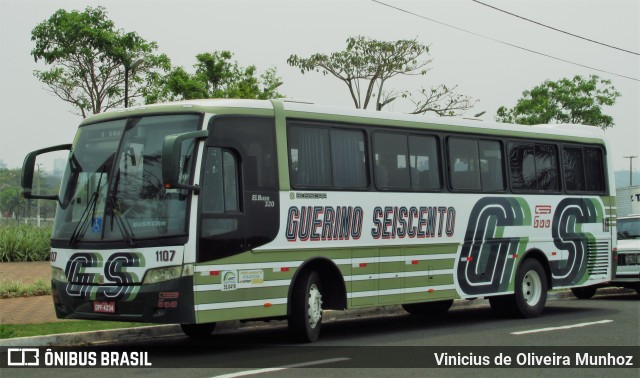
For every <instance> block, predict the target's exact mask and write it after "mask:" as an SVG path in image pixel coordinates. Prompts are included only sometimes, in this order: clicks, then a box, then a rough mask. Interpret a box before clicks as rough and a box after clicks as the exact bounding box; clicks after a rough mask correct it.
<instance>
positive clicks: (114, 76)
mask: <svg viewBox="0 0 640 378" xmlns="http://www.w3.org/2000/svg"><path fill="white" fill-rule="evenodd" d="M31 40H32V41H34V42H35V47H34V48H33V50H32V51H31V55H32V56H33V58H34V59H35V61H36V62H38V61H41V60H42V61H44V63H46V64H47V65H48V66H50V69H48V70H42V71H40V70H35V71H34V75H35V76H36V77H37V78H38V79H39V80H40V81H41V82H42V83H43V84H44V85H45V86H46V87H47V88H48V89H49V90H50V91H51V92H52V93H53V94H55V95H56V96H58V97H59V98H60V99H62V100H64V101H66V102H69V103H71V104H72V105H73V106H74V108H75V110H76V112H77V113H78V114H79V115H81V116H82V117H87V116H89V115H91V114H96V113H101V112H103V111H105V110H107V109H111V108H115V107H118V106H122V105H123V103H124V100H125V89H124V86H125V71H128V74H129V80H128V84H129V91H128V92H129V96H128V97H129V98H130V99H131V98H136V97H139V96H140V95H141V89H142V86H143V84H144V81H145V78H146V76H147V75H148V74H149V73H153V72H155V71H156V70H168V69H169V68H170V61H169V58H168V57H167V56H166V55H164V54H160V55H156V54H154V51H155V50H156V49H157V44H156V43H155V42H147V41H146V40H144V39H143V38H142V37H140V36H139V35H138V34H136V33H135V32H129V33H125V32H124V31H123V30H122V29H115V26H114V23H113V21H111V20H109V19H108V18H107V14H106V11H105V9H104V8H103V7H97V8H92V7H87V8H86V9H85V11H84V12H79V11H71V12H67V11H66V10H64V9H60V10H58V11H57V12H55V13H54V14H53V15H52V16H51V17H50V18H49V19H47V20H45V21H43V22H41V23H39V24H38V25H36V27H35V28H34V29H33V30H32V32H31ZM134 62H137V63H139V64H138V65H137V66H135V67H134V65H133V63H134Z"/></svg>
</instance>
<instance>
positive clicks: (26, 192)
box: [21, 144, 71, 200]
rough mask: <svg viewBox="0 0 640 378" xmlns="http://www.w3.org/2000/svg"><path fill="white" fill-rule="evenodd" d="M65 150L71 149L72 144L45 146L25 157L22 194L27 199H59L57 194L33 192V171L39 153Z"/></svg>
mask: <svg viewBox="0 0 640 378" xmlns="http://www.w3.org/2000/svg"><path fill="white" fill-rule="evenodd" d="M64 150H69V151H71V144H61V145H59V146H53V147H47V148H43V149H40V150H36V151H33V152H30V153H29V154H28V155H27V156H26V157H25V158H24V163H22V182H21V186H22V195H23V197H24V198H27V199H32V198H33V199H47V200H57V199H58V196H57V195H46V196H42V195H40V194H33V193H32V188H33V173H34V170H35V166H36V158H37V157H38V156H39V155H42V154H46V153H49V152H55V151H64Z"/></svg>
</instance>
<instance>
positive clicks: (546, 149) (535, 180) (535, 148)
mask: <svg viewBox="0 0 640 378" xmlns="http://www.w3.org/2000/svg"><path fill="white" fill-rule="evenodd" d="M509 167H510V171H511V187H512V188H513V189H515V190H525V191H549V192H557V191H559V189H560V185H559V180H558V158H557V151H556V147H555V146H553V145H550V144H530V143H510V144H509Z"/></svg>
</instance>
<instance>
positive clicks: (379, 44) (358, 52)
mask: <svg viewBox="0 0 640 378" xmlns="http://www.w3.org/2000/svg"><path fill="white" fill-rule="evenodd" d="M346 42H347V48H346V49H345V50H343V51H338V52H334V53H331V54H330V55H327V54H320V53H317V54H313V55H311V56H310V57H308V58H302V57H299V56H298V55H291V56H290V57H289V59H287V63H288V64H289V65H290V66H292V67H297V68H299V69H300V71H301V72H302V74H305V73H307V72H310V71H316V72H321V73H322V74H323V75H332V76H334V77H336V78H337V79H339V80H340V81H342V82H343V83H344V84H345V85H346V86H347V88H348V89H349V94H350V95H351V99H352V100H353V104H354V105H355V107H356V108H358V109H367V108H368V107H369V105H370V104H371V102H372V100H374V99H375V107H376V110H382V109H383V108H384V107H385V106H386V105H388V104H390V103H391V102H393V101H395V100H396V99H398V98H409V99H410V101H411V102H412V103H413V104H414V106H415V109H414V110H413V111H412V112H411V113H412V114H424V113H426V112H434V113H436V114H438V115H455V114H457V113H458V112H459V111H463V110H467V109H469V108H471V107H472V106H473V105H474V104H475V102H476V101H475V100H473V99H471V98H470V97H467V96H464V95H459V94H456V93H455V92H454V90H455V89H456V88H457V86H454V87H447V86H445V85H440V86H436V87H432V88H430V89H425V88H422V90H421V91H420V95H421V96H422V97H421V99H419V100H415V99H413V98H412V95H411V93H410V92H409V91H406V90H402V91H399V90H395V89H391V90H389V89H388V88H387V87H386V85H387V84H388V82H389V80H391V79H393V78H395V77H398V76H424V75H426V74H427V72H428V71H429V69H428V68H427V66H428V65H429V64H431V59H425V58H424V56H425V55H427V54H428V53H429V46H427V45H424V44H422V43H420V42H418V41H417V40H416V39H411V40H397V41H391V42H388V41H378V40H375V39H370V38H366V37H363V36H357V37H350V38H347V41H346Z"/></svg>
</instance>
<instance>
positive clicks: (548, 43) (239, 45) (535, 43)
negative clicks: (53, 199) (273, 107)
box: [0, 0, 640, 170]
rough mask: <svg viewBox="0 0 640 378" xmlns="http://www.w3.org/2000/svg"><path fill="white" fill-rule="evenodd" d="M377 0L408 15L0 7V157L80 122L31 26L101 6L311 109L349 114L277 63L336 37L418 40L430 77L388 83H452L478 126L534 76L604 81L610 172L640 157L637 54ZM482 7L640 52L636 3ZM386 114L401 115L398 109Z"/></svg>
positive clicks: (306, 78)
mask: <svg viewBox="0 0 640 378" xmlns="http://www.w3.org/2000/svg"><path fill="white" fill-rule="evenodd" d="M381 1H382V2H384V3H387V4H389V5H391V6H393V7H397V8H401V9H404V10H406V11H408V12H412V13H414V14H409V13H406V12H401V11H399V10H396V9H393V8H391V7H388V6H384V5H382V4H380V3H377V2H375V1H371V0H233V1H213V0H211V1H205V0H180V1H179V0H108V1H99V0H95V1H64V0H59V1H50V0H0V160H3V161H4V163H5V164H7V165H8V167H9V168H15V167H19V166H21V165H22V161H23V160H24V156H25V155H26V154H27V153H28V152H30V151H33V150H36V149H39V148H43V147H48V146H52V145H57V144H65V143H70V142H71V141H72V139H73V136H74V135H75V131H76V128H77V125H78V124H79V123H80V121H81V117H80V116H78V115H75V114H74V113H73V108H72V107H71V105H70V104H68V103H66V102H64V101H62V100H60V99H59V98H57V97H55V96H54V95H52V94H50V93H49V92H47V91H46V90H45V88H44V87H43V85H42V84H41V83H40V82H39V81H38V80H37V79H36V78H35V77H34V76H33V71H34V70H36V69H41V70H42V69H45V68H46V67H45V66H44V65H43V64H41V63H35V62H34V60H33V57H32V56H31V55H30V52H31V49H32V48H33V47H34V43H33V42H32V41H31V30H32V29H33V28H34V27H35V26H36V24H38V23H40V22H42V21H44V20H46V19H47V18H48V17H49V16H51V15H52V14H53V13H54V12H55V11H56V10H58V9H60V8H64V9H66V10H74V9H76V10H84V9H85V8H86V7H87V6H98V5H102V6H104V7H105V8H106V9H107V14H108V17H109V18H110V19H111V20H113V21H114V23H115V26H116V27H117V28H121V29H123V30H125V31H127V32H129V31H135V32H137V33H138V34H139V35H140V36H141V37H143V38H145V39H146V40H147V41H155V42H157V43H158V45H159V49H158V51H157V52H159V53H165V54H167V55H168V56H169V58H170V59H171V61H172V63H173V65H174V66H183V67H185V68H187V69H191V68H192V66H193V64H194V63H195V56H196V54H198V53H202V52H212V51H217V50H230V51H232V52H233V53H234V54H235V59H236V60H237V61H238V63H239V64H240V65H242V66H248V65H252V64H253V65H255V66H256V67H257V68H258V70H259V71H264V70H265V69H267V68H269V67H276V68H277V72H278V74H279V76H281V77H282V81H283V85H282V86H280V87H279V88H278V91H279V92H280V93H283V94H285V95H286V96H287V97H291V98H298V99H304V100H310V101H313V102H314V103H316V104H322V105H334V106H344V107H353V103H352V101H351V99H350V96H349V94H348V91H347V88H346V86H345V85H344V84H342V83H341V82H339V81H338V80H337V79H334V78H332V77H329V76H323V75H322V74H319V73H307V74H304V75H302V74H301V73H300V71H299V70H298V69H296V68H293V67H290V66H288V65H287V63H286V60H287V58H288V57H289V56H290V55H291V54H297V55H299V56H303V57H307V56H309V55H311V54H313V53H316V52H322V53H331V52H334V51H340V50H343V49H344V48H345V47H346V43H345V40H346V39H347V38H348V37H350V36H357V35H363V36H366V37H369V38H374V39H379V40H387V41H393V40H398V39H413V38H417V39H418V40H419V41H420V42H422V43H425V44H429V45H430V56H429V58H430V59H432V63H431V66H430V67H431V70H430V71H429V73H428V74H427V75H426V76H423V77H411V78H407V79H404V80H398V81H395V82H390V84H392V85H393V86H394V87H397V88H402V89H411V90H414V91H417V90H419V89H420V88H421V87H426V88H430V87H432V86H437V85H440V84H446V85H448V86H453V85H457V86H458V89H457V90H458V92H460V93H462V94H465V95H468V96H471V97H473V98H476V99H478V100H479V102H478V103H477V104H476V105H475V106H474V108H473V109H471V110H469V111H468V112H467V113H466V114H465V115H466V116H472V115H474V114H477V113H480V112H483V111H484V112H486V113H485V114H484V115H483V116H481V117H480V118H481V119H483V120H486V121H493V120H494V117H495V114H496V111H497V109H498V108H499V107H500V106H501V105H505V106H507V107H512V106H513V105H515V103H516V101H517V99H519V98H520V97H521V94H522V92H523V91H524V90H527V89H531V88H533V87H534V86H536V85H539V84H541V83H542V82H544V81H545V80H559V79H562V78H565V77H567V78H571V77H573V76H575V75H581V76H583V77H586V76H588V75H590V74H596V75H598V76H600V77H601V78H605V79H610V80H611V81H612V84H613V85H614V86H615V88H616V89H617V90H618V91H619V92H620V93H621V94H622V96H621V97H620V98H619V99H618V100H617V103H616V104H615V105H614V106H612V107H606V108H605V109H604V112H605V113H606V114H609V115H611V116H613V118H614V121H615V126H614V127H613V128H612V129H608V130H607V132H606V135H607V137H608V138H609V139H610V141H611V142H612V146H613V148H612V149H611V150H612V151H611V152H610V158H612V159H613V164H614V169H615V170H628V169H629V159H626V158H624V156H634V155H637V156H640V81H638V79H640V56H639V55H636V54H631V53H628V52H623V51H620V50H617V49H613V48H610V47H605V46H602V45H600V44H596V43H593V42H588V41H585V40H582V39H578V38H575V37H572V36H569V35H566V34H563V33H560V32H557V31H553V30H550V29H547V28H543V27H541V26H539V25H536V24H533V23H530V22H526V21H524V20H522V19H519V18H516V17H513V16H510V15H507V14H504V13H501V12H498V11H496V10H494V9H491V8H489V7H486V6H483V5H480V4H478V3H476V2H474V1H472V0H422V1H417V0H414V1H411V0H381ZM483 2H484V3H486V4H489V5H491V6H494V7H497V8H500V9H503V10H506V11H508V12H511V13H514V14H516V15H520V16H523V17H526V18H529V19H532V20H535V21H537V22H540V23H543V24H546V25H549V26H553V27H556V28H558V29H562V30H564V31H567V32H570V33H573V34H576V35H580V36H582V37H585V38H589V39H592V40H595V41H598V42H602V43H605V44H608V45H612V46H615V47H619V48H622V49H626V50H630V51H633V52H635V53H638V52H640V30H639V29H640V26H639V25H640V1H638V0H517V1H515V0H483ZM419 16H422V17H419ZM426 18H429V19H431V20H435V21H431V20H427V19H426ZM444 24H447V25H450V26H446V25H444ZM451 26H454V27H456V28H458V29H456V28H452V27H451ZM459 29H464V30H466V31H469V32H473V33H476V34H481V35H482V36H484V37H481V36H478V35H474V34H470V33H467V32H464V31H461V30H459ZM496 40H497V41H500V42H497V41H496ZM501 42H504V43H501ZM507 44H512V45H517V46H520V47H523V48H526V49H529V50H533V51H536V52H539V53H542V54H546V55H550V56H553V57H556V58H559V59H563V60H567V61H571V62H574V63H578V64H580V65H582V66H589V67H592V68H596V69H599V70H602V71H607V72H608V73H605V72H599V71H595V70H593V69H589V68H585V67H582V66H578V65H574V64H570V63H567V62H563V61H560V60H557V59H552V58H549V57H545V56H541V55H539V54H534V53H531V52H528V51H525V50H523V49H518V48H515V47H512V46H508V45H507ZM614 74H617V75H621V76H627V77H631V78H635V79H636V80H632V79H629V78H624V77H621V76H616V75H614ZM391 110H393V111H400V112H401V111H403V110H409V109H406V105H403V104H401V103H397V104H396V105H394V106H393V107H392V109H391ZM633 162H634V170H636V169H637V168H638V167H640V157H639V158H638V159H635V160H634V161H633ZM45 169H52V167H46V168H45Z"/></svg>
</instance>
